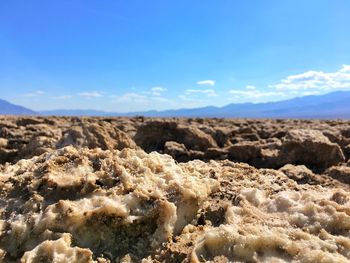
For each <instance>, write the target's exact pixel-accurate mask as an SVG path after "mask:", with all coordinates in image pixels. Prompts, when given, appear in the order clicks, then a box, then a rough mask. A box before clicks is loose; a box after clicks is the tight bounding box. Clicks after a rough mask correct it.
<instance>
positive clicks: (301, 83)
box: [270, 65, 350, 91]
mask: <svg viewBox="0 0 350 263" xmlns="http://www.w3.org/2000/svg"><path fill="white" fill-rule="evenodd" d="M270 87H272V88H276V90H279V91H303V90H318V91H331V90H337V89H338V90H339V89H350V65H343V66H342V68H341V69H339V70H338V71H335V72H323V71H313V70H311V71H307V72H304V73H301V74H297V75H291V76H288V77H287V78H285V79H282V80H281V82H280V83H278V84H275V85H270Z"/></svg>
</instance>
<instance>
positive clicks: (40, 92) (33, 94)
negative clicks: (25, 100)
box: [24, 90, 45, 97]
mask: <svg viewBox="0 0 350 263" xmlns="http://www.w3.org/2000/svg"><path fill="white" fill-rule="evenodd" d="M43 94H45V92H44V91H42V90H37V91H34V92H32V93H27V94H24V96H26V97H37V96H40V95H43Z"/></svg>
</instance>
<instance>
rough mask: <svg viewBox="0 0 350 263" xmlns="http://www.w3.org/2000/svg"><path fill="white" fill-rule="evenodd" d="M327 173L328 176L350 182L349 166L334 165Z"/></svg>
mask: <svg viewBox="0 0 350 263" xmlns="http://www.w3.org/2000/svg"><path fill="white" fill-rule="evenodd" d="M325 174H327V175H328V176H330V177H332V178H334V179H336V180H338V181H340V182H343V183H346V184H350V167H349V166H332V167H331V168H329V169H328V170H327V171H326V172H325Z"/></svg>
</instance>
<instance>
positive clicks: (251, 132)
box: [0, 117, 350, 262]
mask: <svg viewBox="0 0 350 263" xmlns="http://www.w3.org/2000/svg"><path fill="white" fill-rule="evenodd" d="M349 157H350V123H349V122H345V121H301V120H223V119H147V118H142V117H138V118H56V117H50V118H40V117H0V189H1V192H0V262H1V261H3V262H19V261H21V262H141V261H143V262H208V261H210V262H350V187H349V184H350V162H349Z"/></svg>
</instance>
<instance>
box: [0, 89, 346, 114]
mask: <svg viewBox="0 0 350 263" xmlns="http://www.w3.org/2000/svg"><path fill="white" fill-rule="evenodd" d="M0 114H3V115H8V114H11V115H45V116H49V115H56V116H136V115H142V116H146V117H218V118H306V119H307V118H320V119H333V118H344V119H350V91H336V92H332V93H328V94H325V95H312V96H304V97H297V98H293V99H289V100H283V101H278V102H266V103H241V104H229V105H226V106H223V107H215V106H208V107H201V108H193V109H177V110H165V111H145V112H130V113H118V112H105V111H97V110H79V109H77V110H67V109H58V110H49V111H40V112H34V111H32V110H30V109H27V108H24V107H21V106H18V105H14V104H11V103H9V102H7V101H4V100H0Z"/></svg>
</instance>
